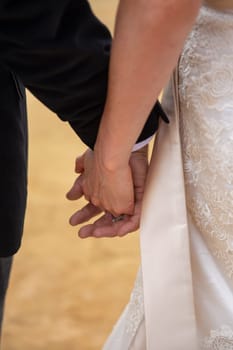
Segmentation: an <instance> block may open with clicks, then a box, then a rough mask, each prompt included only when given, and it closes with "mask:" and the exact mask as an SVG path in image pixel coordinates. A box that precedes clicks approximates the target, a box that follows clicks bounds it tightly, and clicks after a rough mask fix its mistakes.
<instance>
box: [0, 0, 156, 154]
mask: <svg viewBox="0 0 233 350" xmlns="http://www.w3.org/2000/svg"><path fill="white" fill-rule="evenodd" d="M110 46H111V35H110V33H109V31H108V29H107V28H106V27H105V26H104V25H103V24H102V23H101V22H100V21H99V20H98V19H97V18H96V17H95V16H94V14H93V13H92V11H91V9H90V6H89V4H88V3H87V1H86V0H39V1H34V0H1V2H0V60H1V61H2V62H3V64H4V65H6V66H8V67H9V69H11V70H12V71H14V72H16V73H17V75H18V76H19V77H20V78H21V80H22V82H23V84H24V86H26V87H27V88H28V89H29V90H30V91H31V92H32V93H33V94H34V95H35V96H36V97H37V98H38V99H39V100H41V101H42V102H43V103H44V104H45V105H46V106H48V107H49V108H50V109H51V110H53V111H54V112H55V113H57V115H58V116H59V117H60V118H61V119H62V120H64V121H69V123H70V125H71V126H72V128H73V129H74V130H75V132H76V133H77V134H78V135H79V137H80V138H81V139H82V140H83V141H84V143H86V144H87V145H88V146H90V147H91V148H93V146H94V143H95V139H96V135H97V131H98V126H99V122H100V118H101V114H102V112H103V107H104V103H105V98H106V91H107V74H108V64H109V53H110ZM160 114H161V108H160V106H159V104H156V106H155V108H154V109H153V111H152V113H151V115H150V117H149V118H148V121H147V123H146V125H145V127H144V130H143V131H142V134H141V135H140V137H139V141H141V140H143V139H145V138H147V137H149V136H150V135H152V134H153V133H154V132H155V130H156V129H157V124H158V117H159V115H160Z"/></svg>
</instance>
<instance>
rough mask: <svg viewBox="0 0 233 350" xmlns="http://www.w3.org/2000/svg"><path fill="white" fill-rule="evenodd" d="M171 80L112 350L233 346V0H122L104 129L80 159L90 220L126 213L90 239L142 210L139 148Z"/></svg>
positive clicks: (92, 229)
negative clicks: (135, 262) (133, 160)
mask: <svg viewBox="0 0 233 350" xmlns="http://www.w3.org/2000/svg"><path fill="white" fill-rule="evenodd" d="M194 22H195V23H194ZM193 23H194V24H193ZM182 47H183V49H182ZM181 52H182V53H181ZM178 57H179V59H178ZM177 60H178V63H177ZM175 65H176V68H175V70H174V71H173V69H174V66H175ZM169 76H170V77H171V78H170V82H169V84H168V86H167V88H166V90H165V92H164V96H163V101H162V105H163V108H164V110H165V111H166V113H167V115H168V116H169V119H170V124H169V125H166V124H164V123H161V124H160V127H159V131H158V135H157V137H156V141H155V146H154V151H153V155H152V160H151V163H150V168H149V172H148V175H147V183H146V189H145V193H144V196H143V210H142V216H141V223H140V237H141V258H142V264H141V269H140V271H139V273H138V277H137V280H136V283H135V287H134V289H133V292H132V295H131V299H130V302H129V304H128V305H127V307H126V308H125V310H124V312H123V314H122V316H121V317H120V319H119V321H118V322H117V324H116V326H115V327H114V329H113V332H112V334H111V335H110V336H109V338H108V339H107V342H106V344H105V345H104V350H157V349H158V350H194V349H202V350H204V349H208V350H231V349H233V0H206V1H205V2H204V3H203V4H202V5H201V4H200V1H198V0H168V1H164V0H163V1H162V0H145V1H143V0H140V1H139V0H138V1H136V0H121V1H120V4H119V9H118V15H117V20H116V28H115V39H114V43H113V48H112V58H111V64H110V73H109V91H108V97H107V101H106V107H105V111H104V114H103V118H102V123H101V126H100V130H99V135H98V138H97V142H96V146H95V150H94V153H93V152H91V151H88V152H86V153H85V154H84V155H83V156H82V157H81V158H79V159H78V165H77V169H78V171H80V172H81V171H83V167H84V168H85V172H84V173H83V174H82V183H81V182H80V184H81V185H82V191H83V192H84V194H85V196H86V198H88V199H90V201H91V202H92V204H90V206H92V210H91V214H90V215H89V217H91V215H95V214H96V213H97V212H99V211H100V210H101V209H103V208H104V209H105V210H107V211H108V212H110V213H112V214H114V215H115V216H116V218H113V220H112V221H113V223H112V224H111V225H110V223H109V221H108V220H110V219H111V218H112V217H111V215H110V214H108V213H107V214H105V216H104V217H103V218H102V219H100V220H99V221H98V222H97V224H94V225H89V226H87V227H84V228H83V229H82V236H83V237H87V236H90V235H95V236H105V235H108V234H107V232H109V233H110V234H109V235H115V234H116V229H115V228H114V227H117V229H118V228H119V230H118V233H119V234H120V235H122V234H124V233H126V231H130V227H131V226H130V216H128V215H125V216H124V217H122V216H120V218H119V214H121V213H125V214H133V213H134V214H133V217H134V218H135V216H138V212H137V215H136V214H135V212H133V210H136V209H134V208H133V205H132V202H133V201H132V195H133V190H132V179H131V176H133V177H134V174H132V173H131V170H130V167H129V165H128V164H129V159H130V153H131V150H132V147H133V144H134V142H135V140H136V139H137V136H138V135H139V133H140V131H141V129H142V127H143V124H144V123H145V120H146V117H147V115H148V114H149V112H150V110H151V108H152V106H153V102H154V101H155V100H156V98H157V97H158V95H159V93H160V91H161V89H162V88H163V86H165V85H166V83H167V81H168V79H169ZM141 152H142V153H143V152H144V151H141ZM131 157H132V156H131ZM72 191H73V194H72V195H73V196H74V194H75V191H77V188H76V189H75V188H73V189H72V190H71V193H72ZM72 195H71V197H72ZM76 197H77V196H76ZM90 206H89V209H90ZM94 207H95V208H96V207H99V208H100V209H98V210H97V209H95V210H94V209H93V208H94ZM135 208H136V206H135ZM137 210H138V207H137ZM79 215H80V212H78V213H76V214H75V215H74V217H73V219H72V220H73V224H77V223H79V222H80V221H84V220H80V217H79ZM89 217H88V215H87V216H86V217H85V219H87V218H89ZM118 218H119V220H121V221H119V222H117V221H118V220H117V219H118ZM122 219H123V220H122ZM101 220H102V221H101ZM101 225H102V226H103V227H102V228H101V227H100V226H101ZM104 225H105V227H104ZM106 227H107V229H106ZM125 227H126V229H125ZM107 230H108V231H107ZM114 230H115V231H114ZM124 230H125V231H124Z"/></svg>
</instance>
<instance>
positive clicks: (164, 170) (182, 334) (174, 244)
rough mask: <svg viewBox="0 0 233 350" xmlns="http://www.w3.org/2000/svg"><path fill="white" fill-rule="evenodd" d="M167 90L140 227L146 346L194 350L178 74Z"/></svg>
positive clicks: (173, 349) (194, 339)
mask: <svg viewBox="0 0 233 350" xmlns="http://www.w3.org/2000/svg"><path fill="white" fill-rule="evenodd" d="M171 84H172V89H171V91H172V92H173V97H172V96H170V98H169V96H168V95H167V93H166V101H164V109H165V110H166V112H167V114H168V116H169V117H170V125H169V126H167V125H163V124H161V125H160V129H159V133H158V135H157V139H156V142H155V147H154V151H153V156H152V160H151V165H150V171H149V174H148V183H147V186H146V188H147V190H146V193H145V198H144V208H143V216H142V221H141V256H142V273H143V287H144V307H145V327H146V330H147V331H146V343H147V350H154V349H159V350H187V349H189V350H197V349H198V347H197V329H196V318H195V308H194V299H193V287H192V272H191V258H190V242H189V230H188V222H187V210H186V201H185V187H184V176H183V162H182V155H181V143H180V135H179V103H178V101H179V99H178V92H177V90H178V87H177V86H178V70H176V71H175V73H174V75H173V79H172V81H171ZM155 222H156V227H157V232H155V227H154V223H155ZM152 267H153V268H152ZM151 305H153V308H151ZM181 310H182V312H180V311H181Z"/></svg>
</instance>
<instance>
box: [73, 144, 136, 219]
mask: <svg viewBox="0 0 233 350" xmlns="http://www.w3.org/2000/svg"><path fill="white" fill-rule="evenodd" d="M75 171H76V172H77V173H80V174H81V175H80V176H79V177H78V179H77V180H76V182H75V183H74V186H73V187H72V188H71V190H70V191H69V193H68V195H67V197H68V198H69V199H78V198H80V197H82V196H83V195H84V196H85V198H86V199H87V200H88V201H89V202H90V203H92V204H93V205H94V206H95V207H98V208H100V209H102V210H105V211H108V212H110V213H111V214H112V215H114V216H119V215H121V214H128V215H131V214H133V212H134V191H133V181H132V174H131V169H130V166H129V164H124V165H122V164H121V165H119V166H117V167H116V168H114V167H113V168H111V169H110V168H107V167H106V166H105V165H104V164H103V162H102V161H101V160H100V159H99V157H98V156H97V155H96V154H95V152H93V151H91V150H87V151H86V152H85V153H84V154H83V155H82V156H81V157H78V158H77V159H76V165H75Z"/></svg>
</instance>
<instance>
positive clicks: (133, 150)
mask: <svg viewBox="0 0 233 350" xmlns="http://www.w3.org/2000/svg"><path fill="white" fill-rule="evenodd" d="M153 137H154V135H153V136H150V137H148V138H147V139H145V140H143V141H141V142H138V143H136V144H135V145H134V146H133V149H132V152H135V151H138V150H139V149H140V148H142V147H144V146H146V145H148V143H149V142H150V141H151V140H152V139H153Z"/></svg>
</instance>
